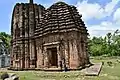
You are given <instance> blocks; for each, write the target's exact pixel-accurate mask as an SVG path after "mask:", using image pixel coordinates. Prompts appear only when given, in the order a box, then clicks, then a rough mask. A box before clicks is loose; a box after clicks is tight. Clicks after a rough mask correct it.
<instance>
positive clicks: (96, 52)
mask: <svg viewBox="0 0 120 80" xmlns="http://www.w3.org/2000/svg"><path fill="white" fill-rule="evenodd" d="M88 51H89V53H90V55H92V56H100V55H108V56H120V31H119V30H116V31H115V32H114V33H113V34H112V33H107V34H106V36H105V37H93V38H92V39H90V38H89V39H88Z"/></svg>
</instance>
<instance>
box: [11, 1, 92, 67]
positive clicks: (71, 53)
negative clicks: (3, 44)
mask: <svg viewBox="0 0 120 80" xmlns="http://www.w3.org/2000/svg"><path fill="white" fill-rule="evenodd" d="M81 17H82V15H79V13H78V12H77V9H76V7H75V6H72V5H68V4H66V3H64V2H57V3H55V4H53V5H52V6H50V7H49V8H47V9H45V8H44V7H43V6H42V5H38V4H34V3H33V0H30V2H29V3H17V4H16V5H15V7H14V10H13V14H12V22H11V35H12V41H11V66H10V67H11V69H51V68H54V69H60V68H61V67H64V66H66V67H67V68H68V69H79V68H80V67H83V66H85V65H87V64H89V63H90V62H89V55H88V51H87V35H88V33H87V29H86V27H85V24H84V22H83V21H82V19H81ZM62 65H63V66H62Z"/></svg>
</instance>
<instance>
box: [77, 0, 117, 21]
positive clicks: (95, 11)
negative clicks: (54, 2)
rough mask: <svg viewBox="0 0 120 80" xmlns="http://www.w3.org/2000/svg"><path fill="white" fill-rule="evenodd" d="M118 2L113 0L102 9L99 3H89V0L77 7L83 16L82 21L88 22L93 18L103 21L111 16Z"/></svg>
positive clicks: (84, 0) (78, 4)
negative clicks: (102, 19)
mask: <svg viewBox="0 0 120 80" xmlns="http://www.w3.org/2000/svg"><path fill="white" fill-rule="evenodd" d="M118 2H119V0H112V1H111V2H109V3H108V4H107V5H106V6H105V7H102V6H101V5H99V4H98V3H88V1H87V0H83V1H82V2H78V3H77V5H76V7H77V9H78V12H79V13H80V14H82V16H83V17H82V19H84V20H86V21H87V20H89V19H91V18H97V19H101V18H104V17H106V16H110V15H111V14H112V12H113V10H114V7H115V6H116V4H117V3H118Z"/></svg>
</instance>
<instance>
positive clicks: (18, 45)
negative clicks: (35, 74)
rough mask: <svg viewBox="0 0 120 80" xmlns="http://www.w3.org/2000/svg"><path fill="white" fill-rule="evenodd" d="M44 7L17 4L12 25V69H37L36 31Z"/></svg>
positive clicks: (30, 3)
mask: <svg viewBox="0 0 120 80" xmlns="http://www.w3.org/2000/svg"><path fill="white" fill-rule="evenodd" d="M43 11H44V7H43V6H41V5H37V4H34V3H33V0H30V1H29V3H17V4H16V5H15V7H14V10H13V14H12V23H11V34H12V41H11V46H12V50H11V67H13V68H14V67H15V68H20V69H23V68H35V67H36V51H35V41H34V39H33V37H34V31H35V29H36V26H37V23H38V22H39V20H40V18H41V17H42V14H43Z"/></svg>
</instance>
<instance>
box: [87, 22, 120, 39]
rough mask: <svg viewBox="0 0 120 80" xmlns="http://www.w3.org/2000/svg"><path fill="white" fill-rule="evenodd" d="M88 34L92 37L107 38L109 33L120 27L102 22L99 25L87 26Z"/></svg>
mask: <svg viewBox="0 0 120 80" xmlns="http://www.w3.org/2000/svg"><path fill="white" fill-rule="evenodd" d="M87 27H88V32H89V34H90V36H91V37H93V36H105V35H106V34H107V33H108V32H111V33H112V32H114V31H115V30H117V29H119V26H117V25H116V24H114V23H112V22H107V21H104V22H101V24H99V25H87Z"/></svg>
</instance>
